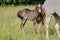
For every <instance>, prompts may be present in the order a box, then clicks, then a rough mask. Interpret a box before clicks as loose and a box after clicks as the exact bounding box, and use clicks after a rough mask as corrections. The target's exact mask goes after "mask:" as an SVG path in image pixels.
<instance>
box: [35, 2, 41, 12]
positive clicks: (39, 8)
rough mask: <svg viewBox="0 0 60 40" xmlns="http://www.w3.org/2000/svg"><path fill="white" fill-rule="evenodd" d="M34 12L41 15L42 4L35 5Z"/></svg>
mask: <svg viewBox="0 0 60 40" xmlns="http://www.w3.org/2000/svg"><path fill="white" fill-rule="evenodd" d="M36 10H37V12H38V13H41V11H42V4H41V3H37V5H36Z"/></svg>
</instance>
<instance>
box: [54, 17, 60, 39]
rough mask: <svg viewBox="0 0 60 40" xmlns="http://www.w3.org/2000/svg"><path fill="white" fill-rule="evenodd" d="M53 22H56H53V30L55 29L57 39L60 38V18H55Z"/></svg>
mask: <svg viewBox="0 0 60 40" xmlns="http://www.w3.org/2000/svg"><path fill="white" fill-rule="evenodd" d="M55 20H56V22H55V29H56V32H57V35H58V36H59V38H60V33H59V23H60V18H58V17H57V18H56V19H55Z"/></svg>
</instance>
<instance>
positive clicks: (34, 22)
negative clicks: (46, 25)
mask: <svg viewBox="0 0 60 40" xmlns="http://www.w3.org/2000/svg"><path fill="white" fill-rule="evenodd" d="M33 25H34V31H35V33H36V34H37V30H36V20H33Z"/></svg>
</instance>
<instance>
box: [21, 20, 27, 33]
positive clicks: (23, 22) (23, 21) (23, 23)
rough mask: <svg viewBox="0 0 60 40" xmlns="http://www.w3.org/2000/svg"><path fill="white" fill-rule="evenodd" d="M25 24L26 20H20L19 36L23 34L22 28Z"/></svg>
mask: <svg viewBox="0 0 60 40" xmlns="http://www.w3.org/2000/svg"><path fill="white" fill-rule="evenodd" d="M25 23H26V19H22V22H21V24H20V28H21V34H22V33H24V29H23V28H24V25H25Z"/></svg>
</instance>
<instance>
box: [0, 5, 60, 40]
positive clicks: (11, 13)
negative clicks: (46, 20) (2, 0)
mask: <svg viewBox="0 0 60 40" xmlns="http://www.w3.org/2000/svg"><path fill="white" fill-rule="evenodd" d="M24 8H29V9H34V8H35V6H34V5H33V6H32V5H31V6H29V5H27V6H23V5H22V6H9V7H0V40H45V39H46V35H45V27H43V28H42V33H38V34H34V30H33V24H32V22H31V21H29V20H28V21H27V23H26V24H25V27H24V31H25V35H20V27H19V26H20V23H21V20H20V19H19V18H18V17H17V12H18V11H19V10H20V9H24ZM53 26H54V18H52V20H51V22H50V28H49V29H50V30H49V36H50V40H59V39H58V36H57V35H56V32H55V29H54V27H53Z"/></svg>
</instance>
